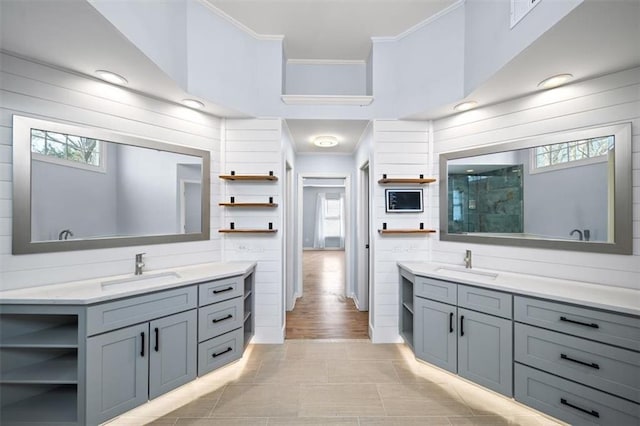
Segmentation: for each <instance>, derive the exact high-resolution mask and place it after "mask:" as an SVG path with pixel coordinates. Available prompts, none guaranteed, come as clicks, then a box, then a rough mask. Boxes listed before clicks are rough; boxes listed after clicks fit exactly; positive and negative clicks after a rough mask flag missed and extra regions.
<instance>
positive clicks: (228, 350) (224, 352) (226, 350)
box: [211, 346, 233, 358]
mask: <svg viewBox="0 0 640 426" xmlns="http://www.w3.org/2000/svg"><path fill="white" fill-rule="evenodd" d="M232 350H233V349H232V348H231V346H229V347H228V348H227V349H225V350H224V351H222V352H218V353H217V354H211V356H212V357H213V358H216V357H219V356H220V355H224V354H226V353H227V352H231V351H232Z"/></svg>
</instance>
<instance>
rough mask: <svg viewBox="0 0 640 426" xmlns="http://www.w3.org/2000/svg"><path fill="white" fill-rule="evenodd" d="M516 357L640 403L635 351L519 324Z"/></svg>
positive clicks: (638, 363)
mask: <svg viewBox="0 0 640 426" xmlns="http://www.w3.org/2000/svg"><path fill="white" fill-rule="evenodd" d="M515 359H516V361H518V362H521V363H523V364H527V365H530V366H532V367H536V368H539V369H541V370H544V371H547V372H549V373H553V374H557V375H559V376H562V377H565V378H567V379H571V380H575V381H577V382H580V383H583V384H586V385H589V386H593V387H595V388H597V389H600V390H603V391H605V392H609V393H612V394H615V395H618V396H621V397H623V398H627V399H630V400H632V401H636V402H640V355H639V354H638V353H636V352H632V351H629V350H626V349H620V348H616V347H613V346H609V345H605V344H603V343H597V342H591V341H589V340H584V339H580V338H578V337H572V336H567V335H565V334H560V333H555V332H553V331H549V330H543V329H541V328H537V327H532V326H529V325H524V324H518V323H516V327H515Z"/></svg>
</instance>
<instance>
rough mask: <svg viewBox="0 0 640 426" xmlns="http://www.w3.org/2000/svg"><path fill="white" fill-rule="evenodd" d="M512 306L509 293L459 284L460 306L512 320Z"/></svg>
mask: <svg viewBox="0 0 640 426" xmlns="http://www.w3.org/2000/svg"><path fill="white" fill-rule="evenodd" d="M512 305H513V304H512V296H511V294H509V293H503V292H500V291H494V290H487V289H484V288H478V287H470V286H466V285H461V284H458V306H461V307H463V308H467V309H472V310H474V311H479V312H484V313H485V314H490V315H495V316H497V317H502V318H508V319H511V318H512V317H513V309H512Z"/></svg>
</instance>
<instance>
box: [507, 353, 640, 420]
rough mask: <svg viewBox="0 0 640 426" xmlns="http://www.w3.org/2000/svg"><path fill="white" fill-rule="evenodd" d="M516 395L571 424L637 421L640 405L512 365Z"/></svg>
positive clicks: (532, 405) (523, 401) (524, 401)
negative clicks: (513, 367)
mask: <svg viewBox="0 0 640 426" xmlns="http://www.w3.org/2000/svg"><path fill="white" fill-rule="evenodd" d="M515 398H516V400H517V401H520V402H522V403H523V404H526V405H528V406H530V407H533V408H535V409H538V410H540V411H542V412H545V413H547V414H550V415H552V416H554V417H557V418H558V419H560V420H564V421H566V422H568V423H571V424H574V425H593V424H596V425H621V426H622V425H637V424H638V423H639V422H640V405H638V404H635V403H633V402H630V401H626V400H624V399H621V398H617V397H615V396H613V395H609V394H606V393H604V392H600V391H598V390H595V389H591V388H588V387H586V386H583V385H580V384H578V383H574V382H570V381H568V380H565V379H562V378H560V377H557V376H553V375H551V374H548V373H544V372H542V371H539V370H535V369H533V368H530V367H527V366H524V365H520V364H516V365H515Z"/></svg>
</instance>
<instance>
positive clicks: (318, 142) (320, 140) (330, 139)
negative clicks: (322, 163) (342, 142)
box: [313, 136, 338, 148]
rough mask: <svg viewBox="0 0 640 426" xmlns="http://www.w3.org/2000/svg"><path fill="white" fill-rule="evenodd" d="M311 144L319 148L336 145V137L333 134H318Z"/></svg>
mask: <svg viewBox="0 0 640 426" xmlns="http://www.w3.org/2000/svg"><path fill="white" fill-rule="evenodd" d="M313 144H314V145H315V146H319V147H320V148H331V147H334V146H337V145H338V138H336V137H335V136H318V137H316V138H314V139H313Z"/></svg>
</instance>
